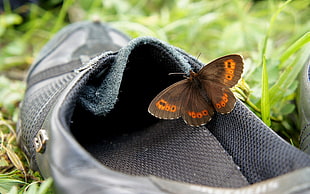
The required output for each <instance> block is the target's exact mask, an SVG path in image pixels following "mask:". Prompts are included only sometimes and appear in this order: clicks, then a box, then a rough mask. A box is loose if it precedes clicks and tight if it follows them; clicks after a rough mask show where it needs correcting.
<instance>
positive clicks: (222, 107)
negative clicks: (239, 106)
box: [202, 80, 236, 114]
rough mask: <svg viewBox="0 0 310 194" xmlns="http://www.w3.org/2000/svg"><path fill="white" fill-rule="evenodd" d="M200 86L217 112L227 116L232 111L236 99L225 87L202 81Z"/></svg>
mask: <svg viewBox="0 0 310 194" xmlns="http://www.w3.org/2000/svg"><path fill="white" fill-rule="evenodd" d="M202 85H203V87H204V89H205V91H206V94H207V96H208V98H209V99H210V100H211V102H212V105H213V107H214V108H215V110H216V111H217V112H219V113H222V114H227V113H230V112H231V111H232V109H233V108H234V106H235V104H236V98H235V96H234V94H233V93H232V92H231V91H230V89H229V88H228V87H227V86H225V85H224V84H221V83H214V82H211V81H208V80H203V81H202Z"/></svg>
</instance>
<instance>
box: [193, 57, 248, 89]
mask: <svg viewBox="0 0 310 194" xmlns="http://www.w3.org/2000/svg"><path fill="white" fill-rule="evenodd" d="M242 72H243V58H242V56H240V55H237V54H233V55H226V56H223V57H220V58H218V59H215V60H214V61H212V62H210V63H209V64H207V65H206V66H204V67H203V68H202V69H201V70H200V71H199V72H198V74H199V77H200V79H205V80H210V81H213V82H218V83H222V84H224V85H225V86H228V87H233V86H234V85H236V84H237V83H238V81H239V79H240V78H241V74H242Z"/></svg>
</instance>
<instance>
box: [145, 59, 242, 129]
mask: <svg viewBox="0 0 310 194" xmlns="http://www.w3.org/2000/svg"><path fill="white" fill-rule="evenodd" d="M242 71H243V59H242V57H241V56H240V55H227V56H224V57H221V58H218V59H216V60H214V61H212V62H211V63H209V64H208V65H206V66H204V67H203V68H202V69H201V70H200V71H199V72H198V73H196V72H194V71H190V72H189V77H187V78H186V79H184V80H181V81H179V82H176V83H174V84H172V85H171V86H169V87H167V88H166V89H164V90H163V91H161V92H160V93H159V94H158V95H157V96H156V97H155V98H154V99H153V100H152V102H151V103H150V105H149V108H148V111H149V112H150V113H151V114H152V115H154V116H155V117H158V118H160V119H177V118H179V117H182V118H183V120H184V121H185V122H186V123H187V124H189V125H191V126H201V125H204V124H206V123H207V122H209V121H210V120H211V118H212V116H213V115H214V112H215V111H217V112H219V113H222V114H227V113H229V112H231V111H232V110H233V108H234V106H235V103H236V98H235V97H234V95H233V93H232V92H231V91H230V88H231V87H233V86H234V85H235V84H237V82H238V81H239V79H240V78H241V74H242Z"/></svg>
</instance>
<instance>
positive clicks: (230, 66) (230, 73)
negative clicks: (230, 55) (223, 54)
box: [224, 59, 236, 82]
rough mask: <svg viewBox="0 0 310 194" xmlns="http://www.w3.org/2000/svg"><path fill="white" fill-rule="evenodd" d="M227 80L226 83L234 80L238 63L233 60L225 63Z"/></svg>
mask: <svg viewBox="0 0 310 194" xmlns="http://www.w3.org/2000/svg"><path fill="white" fill-rule="evenodd" d="M224 68H225V79H224V82H228V81H231V80H232V79H233V78H234V74H235V68H236V62H235V61H234V60H233V59H227V60H226V61H224Z"/></svg>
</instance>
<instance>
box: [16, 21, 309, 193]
mask: <svg viewBox="0 0 310 194" xmlns="http://www.w3.org/2000/svg"><path fill="white" fill-rule="evenodd" d="M202 66H203V64H202V63H201V62H199V61H198V60H196V59H195V58H194V57H192V56H190V55H188V54H187V53H186V52H184V51H182V50H181V49H179V48H176V47H174V46H171V45H169V44H168V43H165V42H162V41H160V40H158V39H156V38H152V37H141V38H137V39H133V40H130V39H129V38H128V37H127V36H126V35H124V34H122V33H121V32H118V31H117V30H114V29H112V28H110V27H109V26H107V25H106V24H102V23H98V22H82V23H76V24H71V25H69V26H68V27H66V28H65V29H63V30H61V31H60V32H59V33H58V34H57V35H56V36H55V37H54V38H53V39H52V40H51V41H50V42H49V43H48V44H47V45H46V46H45V47H44V48H43V49H42V51H41V53H40V54H39V56H38V58H37V60H36V62H35V63H34V64H33V66H32V67H31V68H30V70H29V74H28V78H27V91H26V93H25V98H24V100H23V102H22V104H21V113H20V117H19V121H18V126H17V134H18V142H19V144H20V146H21V148H22V149H23V150H24V152H25V153H26V155H27V156H28V157H29V160H30V162H31V167H32V168H33V169H36V170H39V171H40V173H41V174H42V176H43V177H45V178H48V177H52V178H53V180H54V188H55V192H56V193H191V194H193V193H225V192H226V193H306V192H307V191H308V192H309V191H310V157H309V155H307V154H306V153H304V152H302V151H300V150H299V149H297V148H295V147H293V146H291V145H290V144H288V143H287V142H285V141H284V140H283V139H282V138H281V137H279V136H278V135H277V134H276V133H274V132H273V131H272V130H271V129H270V128H268V127H267V126H266V125H265V124H264V123H262V121H261V120H260V119H259V118H258V117H256V116H255V115H254V114H253V113H252V112H251V111H250V110H249V109H248V108H247V107H246V106H245V105H244V104H243V103H242V102H241V101H239V100H237V103H236V105H235V108H234V110H233V111H232V112H231V113H229V114H225V115H222V114H215V115H214V116H213V118H212V120H211V121H210V122H209V123H208V124H206V125H204V126H201V127H192V126H189V125H187V124H185V122H183V120H182V119H175V120H160V119H157V118H155V117H153V116H152V115H151V114H149V113H148V111H147V109H148V105H149V103H150V102H151V100H152V99H153V98H154V96H155V95H156V94H158V93H159V92H160V91H161V90H163V89H164V88H166V87H167V86H168V85H170V84H172V83H175V82H176V81H178V80H180V79H183V78H182V76H171V75H168V74H169V73H171V72H185V73H188V71H189V70H190V69H193V70H198V69H200V68H201V67H202Z"/></svg>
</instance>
